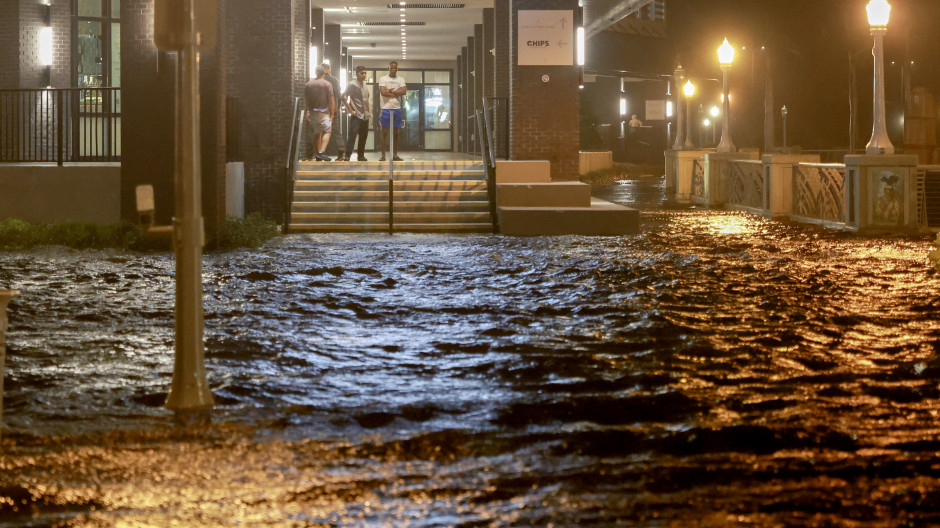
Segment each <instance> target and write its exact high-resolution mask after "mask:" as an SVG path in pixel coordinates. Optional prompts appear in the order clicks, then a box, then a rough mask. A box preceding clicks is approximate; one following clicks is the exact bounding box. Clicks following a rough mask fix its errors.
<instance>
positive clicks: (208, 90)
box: [199, 0, 228, 237]
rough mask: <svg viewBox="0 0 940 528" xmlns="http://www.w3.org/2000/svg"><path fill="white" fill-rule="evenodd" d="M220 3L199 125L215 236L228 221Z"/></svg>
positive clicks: (206, 58)
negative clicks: (226, 219)
mask: <svg viewBox="0 0 940 528" xmlns="http://www.w3.org/2000/svg"><path fill="white" fill-rule="evenodd" d="M200 1H203V2H207V1H215V2H217V3H218V10H219V21H218V28H217V33H216V43H217V44H216V47H215V49H214V50H213V51H210V52H205V53H201V54H200V58H199V61H200V62H199V98H200V99H201V101H200V103H201V106H200V115H199V126H200V128H201V132H202V147H201V149H202V150H201V161H202V216H203V219H204V220H205V224H206V234H207V235H208V236H210V237H211V236H215V235H216V234H217V233H218V232H219V229H220V228H221V226H222V223H223V222H224V221H225V161H226V159H225V158H226V153H225V147H226V144H225V139H226V138H225V119H226V116H225V79H226V75H225V64H226V62H227V54H226V50H225V46H223V45H220V44H219V43H222V42H224V38H225V33H226V31H225V28H226V21H227V20H226V16H225V15H226V10H227V6H228V2H226V1H225V0H200Z"/></svg>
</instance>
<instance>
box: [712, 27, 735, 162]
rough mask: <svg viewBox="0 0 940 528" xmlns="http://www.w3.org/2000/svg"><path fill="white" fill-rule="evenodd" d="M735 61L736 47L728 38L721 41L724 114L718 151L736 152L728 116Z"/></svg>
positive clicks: (720, 62)
mask: <svg viewBox="0 0 940 528" xmlns="http://www.w3.org/2000/svg"><path fill="white" fill-rule="evenodd" d="M733 62H734V48H733V47H732V46H731V44H729V43H728V39H727V38H725V41H724V42H722V43H721V46H719V48H718V63H719V64H720V65H721V73H722V76H721V90H722V92H721V93H722V105H723V109H722V110H723V115H722V117H721V141H719V142H718V148H717V149H715V150H716V151H717V152H734V151H735V148H734V143H732V142H731V130H730V123H729V119H728V116H729V114H730V108H731V104H730V98H729V97H728V71H729V70H730V69H731V63H733Z"/></svg>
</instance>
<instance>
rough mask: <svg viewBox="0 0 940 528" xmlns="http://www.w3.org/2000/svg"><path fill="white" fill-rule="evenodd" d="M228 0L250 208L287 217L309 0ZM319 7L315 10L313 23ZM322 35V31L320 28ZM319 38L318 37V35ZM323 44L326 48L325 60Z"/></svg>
mask: <svg viewBox="0 0 940 528" xmlns="http://www.w3.org/2000/svg"><path fill="white" fill-rule="evenodd" d="M224 1H225V3H226V4H227V9H226V16H227V18H228V20H227V31H226V35H225V39H226V40H225V45H226V47H227V49H226V53H227V54H228V56H230V57H237V58H238V60H237V61H230V62H229V63H228V64H227V65H226V66H227V67H226V75H227V89H228V93H229V95H231V96H233V97H235V98H236V99H237V100H238V105H239V108H240V123H239V125H238V133H239V135H240V144H241V147H242V148H241V159H239V160H233V161H243V162H244V163H245V211H246V212H248V213H250V212H255V211H259V212H261V213H262V214H263V215H264V216H265V217H267V218H270V219H273V220H276V221H282V220H283V219H284V214H285V212H286V191H287V188H286V175H285V171H284V165H285V160H286V157H287V148H288V142H289V141H290V130H291V120H292V117H293V109H294V100H293V98H294V97H295V96H300V95H301V94H302V91H301V87H302V81H303V82H305V81H306V79H305V78H304V77H305V75H303V74H302V73H301V71H300V70H301V65H300V64H299V63H300V59H299V58H300V57H305V56H306V52H305V50H304V49H298V48H299V47H300V46H303V47H304V48H305V47H306V45H307V44H306V43H305V40H306V34H307V30H306V28H307V20H304V19H305V16H304V15H305V13H306V7H305V6H306V5H307V4H306V1H305V0H265V1H264V2H258V1H257V0H224ZM318 11H319V13H320V20H321V21H322V10H316V9H314V10H312V14H313V15H314V21H315V22H314V23H313V24H312V26H314V27H317V28H318V29H322V27H323V24H322V22H321V23H319V24H317V23H316V14H317V12H318ZM314 33H316V32H314ZM321 34H322V33H321ZM315 38H316V37H315ZM322 52H323V48H322V46H321V47H320V54H321V59H322Z"/></svg>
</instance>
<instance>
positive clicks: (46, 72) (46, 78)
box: [39, 0, 55, 87]
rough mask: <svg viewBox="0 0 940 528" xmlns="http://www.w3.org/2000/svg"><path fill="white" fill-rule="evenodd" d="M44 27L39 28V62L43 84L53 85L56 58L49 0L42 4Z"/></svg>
mask: <svg viewBox="0 0 940 528" xmlns="http://www.w3.org/2000/svg"><path fill="white" fill-rule="evenodd" d="M40 9H41V10H42V11H41V15H42V21H43V27H42V28H40V30H39V64H41V65H42V66H43V72H42V85H43V86H47V87H48V86H51V85H52V62H53V60H54V59H55V48H54V45H53V42H52V39H53V34H52V5H50V3H49V0H43V3H42V4H40Z"/></svg>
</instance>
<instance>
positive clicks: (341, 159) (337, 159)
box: [336, 158, 352, 161]
mask: <svg viewBox="0 0 940 528" xmlns="http://www.w3.org/2000/svg"><path fill="white" fill-rule="evenodd" d="M336 161H352V160H351V159H349V158H336Z"/></svg>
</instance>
